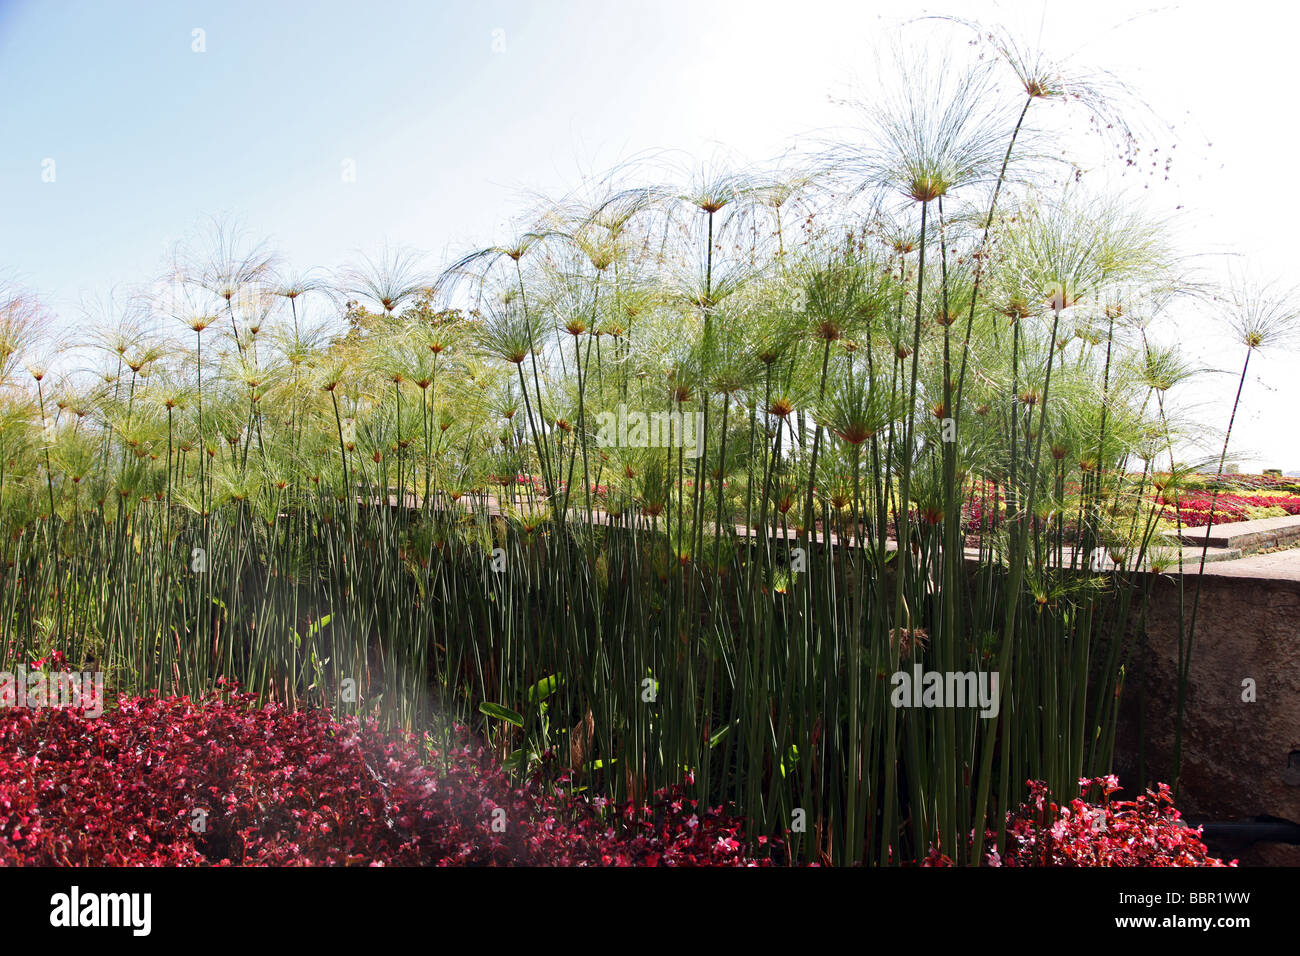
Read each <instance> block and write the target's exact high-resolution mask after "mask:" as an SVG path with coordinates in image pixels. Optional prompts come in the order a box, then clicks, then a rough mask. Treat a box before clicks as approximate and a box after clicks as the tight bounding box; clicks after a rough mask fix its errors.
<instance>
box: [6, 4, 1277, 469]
mask: <svg viewBox="0 0 1300 956" xmlns="http://www.w3.org/2000/svg"><path fill="white" fill-rule="evenodd" d="M1025 8H1030V9H1032V10H1033V11H1034V12H1033V15H1032V17H1028V18H1027V17H1026V15H1025V13H1024V12H1023V11H1024V10H1025ZM1042 10H1043V7H1042V6H1041V5H1038V4H1004V5H1001V6H999V5H998V4H995V3H991V2H962V3H957V2H955V0H954V2H951V3H932V4H927V5H922V4H910V3H906V2H890V3H878V2H874V0H859V2H830V0H800V2H798V3H776V2H767V0H735V2H732V0H727V2H722V0H714V2H709V0H657V2H652V3H651V2H621V0H620V2H617V3H615V2H609V0H606V2H590V0H582V2H578V0H572V2H564V0H553V2H546V3H541V2H537V3H525V2H485V3H484V2H473V3H470V2H439V3H435V2H424V3H396V2H383V0H371V2H366V3H356V2H349V3H344V2H339V0H325V2H319V3H306V2H289V0H270V2H268V0H262V2H256V3H254V2H243V0H240V2H223V3H184V2H130V0H126V2H119V3H111V4H109V3H90V2H52V0H50V2H40V3H37V2H30V3H29V2H13V0H0V275H3V277H5V278H9V279H16V280H18V281H19V282H20V283H21V284H23V285H24V286H28V287H30V288H32V289H34V290H36V291H37V292H38V293H40V294H41V295H42V296H43V297H44V298H45V300H46V301H47V302H48V303H49V304H50V305H51V306H53V307H54V308H55V309H56V311H58V312H59V313H60V315H61V316H63V318H64V320H65V321H69V322H70V321H73V320H74V319H75V316H76V313H77V308H76V306H77V303H78V301H79V299H80V297H81V296H82V295H83V294H91V295H98V294H102V293H104V292H107V291H108V289H109V288H111V287H112V286H113V285H115V284H125V283H134V282H141V281H144V280H147V279H149V278H151V277H153V276H154V275H155V274H157V272H158V270H159V268H160V266H161V264H162V257H163V254H164V252H165V250H166V248H167V246H168V244H169V243H170V242H172V241H174V240H177V239H180V238H182V237H183V236H185V235H186V234H187V233H188V232H189V231H190V230H192V229H193V228H194V227H195V226H196V225H197V224H198V223H199V222H200V221H201V220H202V219H203V218H204V217H205V216H209V215H212V214H223V213H225V214H231V215H233V216H236V217H238V218H239V219H241V220H242V221H243V222H244V224H245V225H246V226H247V227H248V228H249V229H250V230H251V231H252V232H254V233H256V234H258V235H260V236H266V237H267V238H269V239H271V240H272V242H273V244H274V245H275V246H276V247H277V248H278V249H279V250H280V251H281V252H282V253H284V254H285V255H286V256H287V257H288V258H289V260H290V261H292V262H294V263H296V264H298V265H301V266H308V265H321V266H326V267H334V266H337V265H339V264H341V263H343V262H345V261H348V260H351V259H354V258H355V256H356V253H357V252H358V251H359V250H360V251H367V252H372V253H373V252H375V251H377V250H378V249H379V247H380V246H382V245H383V244H384V243H385V242H388V243H390V244H395V245H411V246H415V247H417V248H420V249H423V250H426V251H428V252H429V253H430V260H429V261H430V263H431V264H436V263H437V262H439V261H445V259H446V258H447V257H448V255H450V254H454V253H456V252H459V251H463V250H464V249H466V248H467V247H469V246H471V245H475V244H483V243H486V242H490V241H492V240H493V239H495V238H498V237H500V236H501V235H502V234H503V233H505V232H506V228H505V226H506V222H507V220H508V219H509V218H510V217H511V216H513V215H515V214H518V213H520V212H521V211H522V210H523V209H524V208H525V206H526V199H525V197H524V195H523V194H524V192H525V191H527V190H537V191H541V192H547V193H558V192H563V191H564V190H566V189H567V188H570V187H573V186H574V185H576V184H577V183H578V182H579V181H580V179H581V177H582V175H583V174H584V173H592V172H599V171H603V170H604V169H607V168H608V167H610V166H612V165H613V164H615V163H617V162H619V161H621V160H625V159H627V158H629V157H631V156H633V155H636V154H638V153H642V152H644V151H647V150H656V149H671V150H680V151H681V152H682V153H683V154H685V155H693V156H696V157H699V158H707V157H708V156H710V155H712V154H715V153H716V152H717V151H718V150H719V149H720V148H726V149H727V150H729V151H730V152H731V153H732V154H734V155H735V156H737V157H739V158H741V159H751V160H761V159H766V158H769V157H772V156H774V155H776V154H778V153H780V152H782V151H784V150H786V149H788V148H790V147H791V146H792V145H794V144H795V143H796V142H798V141H799V140H800V139H801V138H802V139H803V140H805V141H806V140H807V139H808V136H809V131H811V130H817V129H823V128H825V127H827V126H830V125H835V124H839V123H843V122H846V121H848V119H849V117H848V116H847V115H846V114H845V112H844V111H843V110H842V109H841V108H839V107H836V106H834V105H833V104H832V103H831V102H830V97H831V96H843V95H845V94H847V93H848V92H849V89H850V85H851V84H852V83H854V82H855V81H858V82H861V81H863V80H865V79H867V78H869V77H871V76H872V75H873V73H874V71H873V67H872V66H871V63H870V54H871V50H872V45H873V43H874V42H875V41H876V40H877V39H878V38H879V36H880V35H881V34H882V33H884V32H886V31H887V30H888V29H889V28H890V26H891V24H893V23H895V22H896V21H897V19H898V18H900V17H903V16H908V15H913V14H919V13H921V12H923V11H929V12H955V13H961V14H963V15H966V16H976V17H980V18H981V19H985V20H989V21H1003V22H1008V23H1010V24H1013V25H1019V26H1022V27H1024V26H1030V27H1032V28H1033V29H1035V30H1036V29H1037V27H1038V25H1039V15H1040V13H1041V12H1042ZM1134 12H1135V8H1134V7H1133V6H1132V5H1131V4H1127V3H1118V2H1093V3H1088V4H1066V3H1058V2H1055V0H1048V2H1047V4H1046V15H1045V18H1044V20H1043V23H1044V24H1045V26H1044V39H1045V41H1046V42H1048V43H1050V44H1052V48H1053V49H1058V48H1060V49H1075V48H1078V47H1080V46H1082V47H1083V49H1082V50H1081V51H1080V53H1079V58H1080V60H1081V61H1083V62H1092V63H1096V64H1098V65H1101V66H1105V67H1109V68H1113V69H1115V70H1117V71H1118V72H1119V73H1120V74H1121V75H1122V76H1124V78H1125V79H1127V80H1128V81H1129V82H1130V83H1131V84H1132V85H1133V86H1134V87H1135V88H1137V89H1138V90H1140V91H1141V93H1142V94H1143V96H1144V98H1145V99H1146V100H1148V101H1149V102H1150V103H1151V104H1152V106H1153V107H1154V108H1155V109H1156V110H1157V111H1158V113H1159V114H1160V115H1161V116H1162V117H1163V118H1164V119H1166V120H1168V121H1170V122H1172V123H1174V124H1175V126H1176V128H1177V134H1178V137H1179V140H1178V141H1179V147H1178V149H1179V153H1178V155H1179V158H1180V162H1179V163H1178V164H1177V165H1176V166H1175V169H1174V180H1173V182H1172V183H1170V184H1164V183H1156V184H1153V188H1152V192H1153V193H1156V194H1157V195H1156V196H1155V197H1154V199H1155V202H1156V203H1157V204H1158V205H1160V206H1161V207H1162V208H1167V209H1173V208H1174V207H1175V206H1177V205H1181V206H1183V207H1184V208H1183V210H1182V211H1181V215H1182V217H1183V221H1182V224H1181V226H1180V227H1179V229H1180V238H1181V240H1182V243H1183V246H1184V247H1185V248H1186V249H1188V250H1189V251H1207V252H1215V253H1223V252H1240V253H1243V254H1245V255H1246V256H1247V257H1248V259H1247V261H1249V262H1250V263H1251V266H1252V269H1253V271H1255V272H1256V273H1258V274H1260V275H1262V276H1269V277H1272V276H1278V277H1280V278H1281V279H1283V280H1285V281H1289V282H1294V281H1296V278H1295V277H1294V275H1293V274H1291V273H1292V263H1293V260H1294V258H1295V243H1294V239H1293V225H1294V223H1295V222H1296V221H1297V213H1300V191H1297V190H1296V189H1295V188H1294V187H1293V184H1291V183H1290V182H1289V181H1288V180H1287V179H1286V176H1287V175H1289V173H1290V171H1291V166H1292V165H1293V160H1294V155H1295V147H1296V146H1297V140H1298V139H1300V137H1297V135H1296V133H1295V132H1294V131H1293V128H1292V126H1293V124H1292V123H1291V117H1290V114H1291V107H1290V103H1289V99H1290V97H1289V91H1290V90H1291V89H1292V88H1293V85H1294V81H1293V76H1292V74H1293V72H1294V67H1295V53H1294V49H1293V46H1294V44H1293V40H1292V37H1294V36H1295V35H1296V27H1298V26H1300V13H1296V12H1285V8H1283V7H1281V6H1280V5H1278V4H1275V3H1266V2H1260V3H1250V2H1238V3H1234V4H1232V5H1230V6H1225V5H1223V4H1221V3H1216V2H1212V0H1195V2H1187V3H1180V4H1174V5H1170V6H1168V7H1166V8H1163V9H1161V10H1159V11H1157V12H1155V13H1153V14H1151V15H1149V16H1144V17H1142V18H1140V19H1138V20H1136V21H1133V22H1128V23H1124V21H1126V20H1128V19H1129V18H1130V17H1131V16H1132V15H1133V13H1134ZM1121 24H1122V25H1121ZM195 29H201V30H203V31H204V35H203V39H204V42H205V44H206V51H205V52H203V53H195V52H193V51H192V46H193V44H194V34H193V31H194V30H195ZM494 31H501V32H500V33H494ZM494 41H497V42H496V43H495V46H496V49H495V50H494ZM501 41H504V49H501V47H502V42H501ZM47 159H52V160H54V163H55V166H54V169H55V175H56V178H55V181H54V182H52V183H48V182H43V181H42V177H41V173H42V163H43V162H44V161H45V160H47ZM345 160H353V161H355V164H356V182H355V183H345V182H343V181H342V179H343V177H342V175H341V171H342V164H343V162H344V161H345ZM1180 332H1185V333H1186V334H1187V335H1188V336H1189V338H1190V339H1192V340H1193V347H1194V350H1195V351H1196V352H1197V353H1199V354H1200V355H1202V356H1203V357H1204V358H1205V360H1206V361H1207V362H1209V363H1212V364H1216V365H1222V366H1225V367H1226V366H1228V365H1230V364H1233V363H1235V362H1236V361H1237V359H1236V358H1235V357H1234V355H1233V354H1232V353H1231V351H1230V350H1229V349H1228V348H1227V347H1226V345H1225V341H1224V340H1223V339H1222V338H1219V337H1216V335H1215V333H1214V331H1213V330H1212V329H1211V328H1210V327H1209V326H1208V324H1206V323H1204V322H1201V321H1200V320H1197V321H1195V322H1193V321H1189V322H1188V323H1186V327H1185V329H1180ZM1253 364H1254V363H1253ZM1258 370H1259V378H1258V379H1257V380H1253V381H1252V382H1251V384H1249V385H1248V386H1247V390H1246V395H1245V404H1246V409H1245V411H1244V412H1243V413H1242V416H1243V417H1242V419H1241V420H1240V421H1239V426H1238V431H1237V433H1236V434H1237V435H1238V437H1239V439H1240V444H1241V446H1242V447H1243V448H1254V449H1258V450H1260V451H1261V452H1262V457H1261V458H1260V459H1258V460H1256V459H1254V458H1251V457H1246V456H1245V455H1244V454H1243V456H1242V460H1243V463H1245V464H1247V465H1249V464H1251V463H1252V462H1254V464H1255V465H1257V466H1260V467H1263V466H1268V465H1277V466H1280V467H1283V468H1300V428H1297V427H1296V426H1295V424H1294V416H1295V414H1296V411H1297V410H1300V362H1298V361H1297V359H1296V356H1294V355H1291V356H1289V357H1275V358H1272V359H1265V360H1264V361H1261V362H1259V363H1258ZM1233 384H1235V383H1232V382H1229V381H1228V377H1227V376H1220V377H1219V380H1216V381H1215V382H1213V383H1211V384H1210V385H1209V386H1207V387H1206V389H1205V391H1204V392H1203V394H1202V398H1203V400H1204V401H1205V402H1207V403H1208V405H1207V406H1206V408H1205V409H1204V412H1203V414H1204V418H1205V420H1206V421H1207V423H1210V424H1211V425H1212V426H1213V427H1218V428H1222V426H1223V425H1224V424H1225V423H1226V409H1225V407H1224V403H1225V402H1226V401H1227V400H1230V398H1231V386H1232V385H1233Z"/></svg>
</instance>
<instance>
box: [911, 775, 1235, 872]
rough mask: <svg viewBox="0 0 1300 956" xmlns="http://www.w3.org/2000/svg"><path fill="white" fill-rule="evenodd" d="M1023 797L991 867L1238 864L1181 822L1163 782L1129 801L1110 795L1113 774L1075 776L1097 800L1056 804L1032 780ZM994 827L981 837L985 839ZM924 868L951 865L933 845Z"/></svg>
mask: <svg viewBox="0 0 1300 956" xmlns="http://www.w3.org/2000/svg"><path fill="white" fill-rule="evenodd" d="M1028 783H1029V798H1028V799H1027V800H1026V801H1025V802H1024V803H1023V804H1021V806H1020V807H1019V808H1018V809H1017V810H1016V811H1014V812H1013V813H1011V814H1010V815H1009V816H1008V819H1007V850H1006V853H1005V855H1003V856H1001V857H999V855H998V854H997V852H996V851H995V850H989V851H988V853H987V854H986V857H985V862H986V863H987V864H988V865H990V866H1051V867H1058V866H1066V867H1075V866H1086V867H1093V866H1211V867H1218V866H1225V865H1226V866H1236V865H1237V861H1236V860H1233V861H1232V862H1231V863H1227V864H1225V863H1224V862H1223V861H1222V860H1219V859H1216V858H1214V857H1212V856H1210V855H1209V853H1208V852H1207V851H1206V848H1205V844H1204V843H1202V842H1201V831H1200V830H1197V829H1192V828H1191V827H1188V826H1186V825H1185V824H1183V823H1182V821H1181V814H1179V812H1178V810H1176V809H1175V808H1174V800H1173V796H1172V795H1171V794H1170V792H1169V787H1168V785H1167V784H1163V783H1162V784H1159V785H1158V786H1157V788H1156V789H1155V790H1148V791H1147V792H1146V793H1145V794H1143V795H1141V796H1139V797H1138V798H1137V799H1135V800H1114V801H1112V800H1111V795H1112V794H1114V793H1116V792H1118V790H1119V781H1118V780H1117V779H1116V778H1115V777H1114V776H1113V775H1112V776H1106V777H1097V778H1095V779H1092V780H1088V779H1083V780H1080V781H1079V785H1080V787H1081V788H1082V793H1083V794H1087V792H1088V791H1089V790H1090V789H1094V788H1095V789H1096V790H1097V791H1098V792H1099V794H1100V800H1101V802H1100V803H1089V802H1088V801H1086V800H1084V799H1083V796H1078V797H1075V798H1074V799H1073V800H1071V801H1070V803H1069V805H1068V806H1062V805H1060V804H1058V803H1055V802H1054V801H1053V799H1052V794H1051V792H1050V791H1049V790H1048V788H1047V786H1046V785H1045V784H1043V783H1041V782H1038V781H1033V780H1030V781H1029V782H1028ZM992 838H993V833H992V831H989V832H988V834H987V839H988V840H989V841H990V842H991V841H992ZM922 865H923V866H951V865H952V862H951V861H950V860H949V859H948V857H946V856H944V855H943V854H941V853H940V852H939V851H938V850H932V851H931V852H930V855H929V857H928V858H927V859H926V860H925V862H924V863H923V864H922Z"/></svg>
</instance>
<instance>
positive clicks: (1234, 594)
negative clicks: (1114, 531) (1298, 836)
mask: <svg viewBox="0 0 1300 956" xmlns="http://www.w3.org/2000/svg"><path fill="white" fill-rule="evenodd" d="M1292 553H1293V554H1294V552H1292ZM1247 563H1248V562H1225V563H1224V565H1223V566H1221V567H1215V568H1214V570H1213V573H1211V568H1208V567H1207V568H1206V573H1205V576H1204V578H1203V584H1202V592H1201V600H1200V610H1199V612H1198V617H1197V622H1196V637H1195V642H1194V644H1193V649H1192V664H1191V673H1190V679H1189V686H1188V691H1187V693H1188V699H1187V703H1186V715H1187V716H1186V720H1185V725H1184V733H1183V772H1182V788H1181V792H1180V794H1179V799H1178V806H1179V808H1180V809H1181V810H1182V811H1183V812H1184V815H1185V816H1187V817H1188V818H1189V819H1191V820H1192V821H1194V822H1197V823H1201V822H1206V821H1238V820H1249V819H1251V818H1256V817H1261V816H1269V817H1276V818H1281V819H1284V820H1289V821H1292V822H1295V823H1300V561H1287V562H1286V563H1285V564H1284V565H1282V566H1279V567H1276V568H1270V569H1266V570H1263V571H1259V572H1255V573H1252V572H1251V571H1249V570H1248V568H1247ZM1278 564H1281V562H1278ZM1234 565H1235V567H1234ZM1195 587H1196V578H1195V576H1194V575H1191V574H1189V575H1187V577H1186V579H1185V581H1184V588H1185V590H1186V595H1187V605H1186V606H1187V608H1188V612H1190V608H1191V596H1192V595H1193V594H1194V592H1195ZM1138 666H1139V665H1138V664H1137V662H1136V661H1135V662H1134V665H1133V668H1132V670H1131V672H1130V680H1129V681H1128V685H1127V687H1126V688H1125V695H1124V702H1123V717H1122V720H1121V723H1120V728H1119V735H1118V739H1117V741H1116V756H1115V765H1116V766H1115V769H1116V772H1117V773H1118V774H1119V776H1120V781H1121V783H1128V782H1130V781H1136V779H1137V760H1138V743H1137V742H1138V724H1139V695H1138V692H1137V681H1136V680H1135V679H1132V678H1134V677H1136V673H1134V672H1135V671H1136V670H1137V667H1138ZM1145 666H1146V669H1147V672H1146V674H1147V680H1146V695H1145V702H1144V708H1143V709H1144V714H1143V715H1142V723H1144V725H1145V730H1146V734H1145V736H1146V751H1145V759H1146V776H1147V777H1148V778H1155V779H1158V780H1168V779H1169V777H1170V774H1171V768H1172V766H1173V749H1174V725H1175V718H1176V713H1177V701H1178V676H1177V675H1178V580H1177V578H1176V577H1168V576H1166V577H1160V578H1158V579H1157V580H1156V581H1155V582H1154V584H1153V591H1152V604H1151V611H1150V615H1149V619H1148V644H1147V650H1146V654H1145ZM1249 682H1253V690H1254V693H1253V698H1254V699H1253V700H1252V699H1251V697H1252V694H1251V693H1250V692H1249V691H1250V689H1251V684H1250V683H1249ZM1293 755H1294V756H1293ZM1221 849H1222V851H1223V852H1227V853H1230V855H1232V856H1235V857H1239V858H1240V860H1241V862H1242V864H1243V865H1248V864H1257V865H1258V864H1264V865H1267V864H1273V865H1291V866H1296V865H1300V846H1293V845H1288V844H1279V843H1256V844H1254V845H1253V846H1248V845H1245V844H1242V845H1239V846H1235V847H1234V846H1225V847H1223V848H1221Z"/></svg>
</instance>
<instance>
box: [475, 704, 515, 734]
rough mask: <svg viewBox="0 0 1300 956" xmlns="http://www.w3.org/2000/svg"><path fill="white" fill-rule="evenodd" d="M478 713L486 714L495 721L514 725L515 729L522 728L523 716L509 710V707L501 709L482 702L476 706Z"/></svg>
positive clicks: (497, 705) (496, 705)
mask: <svg viewBox="0 0 1300 956" xmlns="http://www.w3.org/2000/svg"><path fill="white" fill-rule="evenodd" d="M478 709H479V713H483V714H487V715H488V716H489V717H495V718H496V719H497V720H504V721H505V722H506V723H508V724H514V725H515V726H516V727H520V728H522V727H523V726H524V716H523V714H521V713H519V712H518V711H515V710H511V709H510V708H509V707H502V706H501V705H500V704H493V703H491V702H490V701H486V700H485V701H483V703H481V704H479V705H478Z"/></svg>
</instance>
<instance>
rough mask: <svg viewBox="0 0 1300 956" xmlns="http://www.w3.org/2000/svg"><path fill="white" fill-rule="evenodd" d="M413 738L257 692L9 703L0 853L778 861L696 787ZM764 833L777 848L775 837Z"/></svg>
mask: <svg viewBox="0 0 1300 956" xmlns="http://www.w3.org/2000/svg"><path fill="white" fill-rule="evenodd" d="M423 753H424V754H425V755H426V756H424V757H423V758H422V748H421V747H420V745H419V743H418V742H417V741H416V740H414V739H411V738H399V739H396V740H394V739H393V738H392V737H391V736H389V735H386V734H384V733H383V732H381V731H380V730H379V729H378V727H377V726H376V725H375V724H374V723H373V722H367V721H358V720H356V719H349V720H341V721H340V720H335V719H334V718H333V717H331V716H330V715H329V714H328V713H326V712H324V711H289V710H286V709H284V708H282V707H278V706H276V705H267V706H264V707H260V708H258V707H254V706H253V701H252V699H251V697H250V696H249V695H244V694H239V693H237V692H233V691H226V692H217V693H214V694H212V695H210V696H209V697H208V698H205V699H204V700H202V701H198V702H196V701H193V700H191V699H189V698H187V697H166V698H163V697H157V696H149V697H142V698H129V699H128V698H124V699H122V701H121V702H120V706H119V707H118V708H117V709H115V710H111V711H106V712H105V713H104V714H103V716H102V717H99V718H97V719H91V718H88V717H86V716H85V715H84V714H82V713H80V712H77V711H75V710H71V709H55V708H40V709H29V708H9V709H5V710H3V711H0V865H5V864H8V865H93V866H133V865H226V866H228V865H267V866H281V865H370V866H385V865H419V866H454V865H488V866H491V865H534V866H542V865H572V866H593V865H594V866H602V865H615V866H620V865H638V866H656V865H660V866H695V865H707V866H746V865H766V864H767V863H769V862H770V861H769V860H768V859H754V858H752V857H751V856H749V855H747V853H746V846H745V843H744V838H743V833H742V830H741V824H740V822H739V821H737V820H736V819H733V818H731V817H728V816H727V815H726V814H724V813H723V812H722V811H720V810H714V809H700V808H698V807H697V806H696V805H695V803H694V801H691V800H688V799H686V797H685V794H684V791H683V790H682V789H681V788H674V789H670V790H663V791H660V792H658V793H656V794H654V795H653V796H652V797H651V798H650V800H648V801H647V805H646V806H640V807H632V806H616V805H613V804H610V803H608V802H606V801H602V800H599V799H587V798H584V797H582V796H580V795H572V794H568V793H565V792H563V791H561V790H560V789H559V788H557V787H556V786H555V785H553V784H547V783H545V782H543V781H542V779H541V778H540V777H536V778H534V779H533V780H531V781H529V782H528V783H526V784H524V785H522V786H515V785H512V784H511V782H510V780H509V778H508V777H507V776H506V774H505V772H504V771H502V769H501V768H500V766H499V765H498V764H497V763H496V761H495V760H494V759H493V758H492V756H491V755H490V754H489V753H488V752H487V750H486V749H485V748H484V747H483V746H482V745H481V744H478V743H476V742H474V741H473V740H472V738H471V737H470V736H469V735H468V734H467V733H465V732H464V731H458V732H457V734H456V738H455V743H454V745H453V746H451V747H450V748H446V749H443V750H434V751H433V752H432V754H431V755H428V751H423ZM760 847H766V848H767V849H770V846H769V845H767V844H766V841H760Z"/></svg>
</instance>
